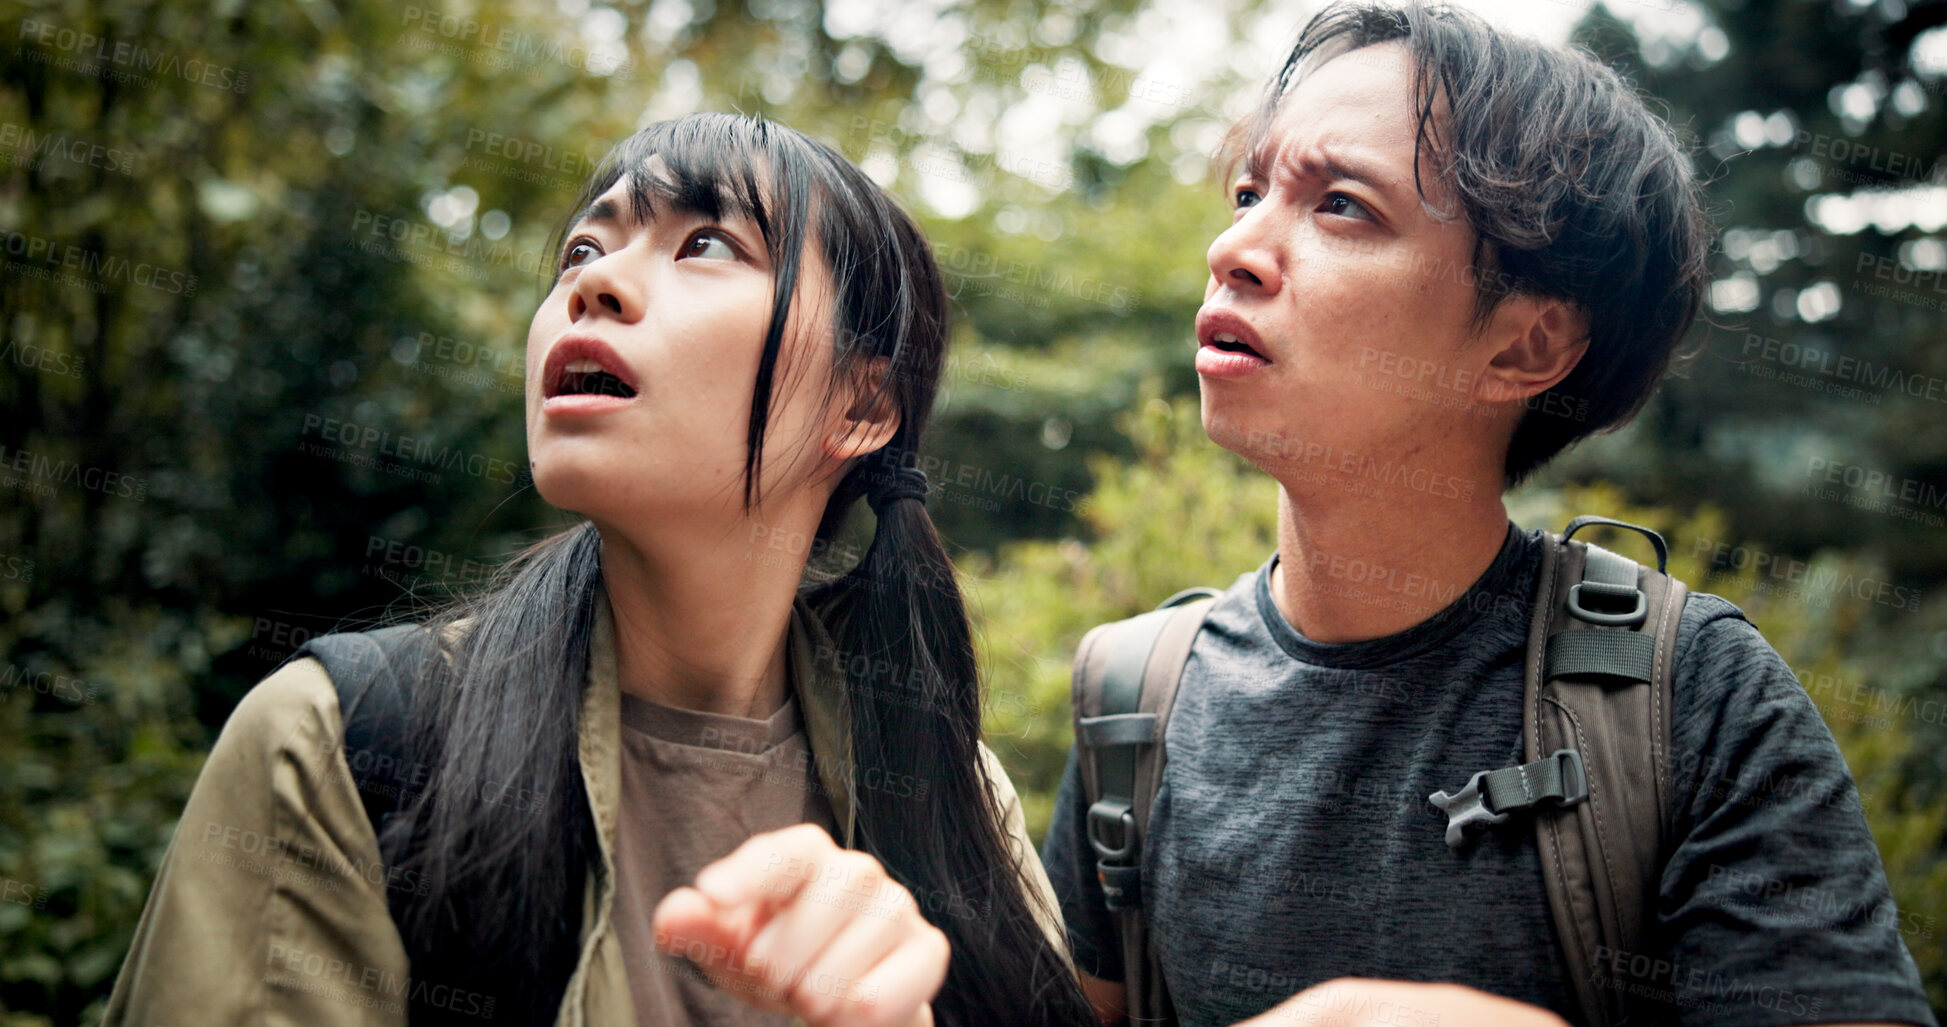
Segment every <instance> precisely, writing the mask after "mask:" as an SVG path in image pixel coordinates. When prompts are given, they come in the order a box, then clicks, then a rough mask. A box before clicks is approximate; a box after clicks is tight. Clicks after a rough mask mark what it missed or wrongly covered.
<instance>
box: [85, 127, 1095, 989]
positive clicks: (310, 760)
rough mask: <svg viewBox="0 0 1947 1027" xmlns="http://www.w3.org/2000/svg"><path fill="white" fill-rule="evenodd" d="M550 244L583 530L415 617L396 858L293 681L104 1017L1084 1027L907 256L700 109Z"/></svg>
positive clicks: (240, 749)
mask: <svg viewBox="0 0 1947 1027" xmlns="http://www.w3.org/2000/svg"><path fill="white" fill-rule="evenodd" d="M556 252H557V253H558V254H559V265H558V271H557V276H556V279H555V282H554V286H553V289H552V291H551V292H550V293H549V294H548V296H547V298H546V299H545V300H544V301H543V302H542V304H541V307H540V309H539V310H538V311H536V313H535V315H534V321H533V325H532V328H531V329H530V331H529V335H528V351H527V386H526V411H527V439H528V451H529V459H530V462H531V464H532V468H533V473H534V482H535V486H536V487H537V488H538V489H539V490H540V492H541V494H542V495H543V496H544V497H545V498H546V499H547V500H548V501H549V502H550V503H552V504H554V505H555V506H558V507H560V508H562V509H564V510H569V511H573V512H574V513H576V514H579V515H580V516H581V517H583V518H585V521H584V522H583V523H581V524H580V525H578V526H577V527H574V528H572V529H570V530H568V531H566V532H564V533H562V534H560V535H557V536H555V537H554V538H551V539H549V540H547V541H546V542H543V543H541V544H540V545H537V546H536V547H534V548H533V549H532V550H531V551H529V552H528V553H526V554H524V555H523V556H522V558H521V559H520V560H518V561H517V562H516V564H515V565H514V566H513V567H511V568H510V569H509V570H508V571H507V572H506V573H505V574H504V575H503V577H502V578H501V580H500V581H499V582H498V583H497V585H496V586H495V587H494V588H492V589H491V590H489V591H488V592H486V593H485V594H484V595H481V596H479V597H477V598H475V599H472V600H470V601H467V602H464V603H462V604H461V605H459V606H457V607H456V608H454V609H451V610H448V611H446V612H444V613H443V614H441V615H440V616H438V617H436V618H434V619H433V621H432V622H431V624H430V625H429V627H430V628H431V629H432V630H431V632H430V633H429V635H428V636H427V637H437V638H439V639H441V642H440V646H439V651H434V650H433V649H432V648H431V647H428V650H427V651H428V652H429V654H431V655H429V656H428V658H427V659H426V660H425V661H424V662H423V663H420V664H418V665H417V668H418V669H417V671H416V673H415V674H414V675H413V676H412V677H413V681H414V684H413V685H412V689H411V690H412V694H413V696H414V703H413V705H412V707H411V711H410V714H409V717H410V720H409V723H410V730H409V731H408V732H407V737H408V738H409V740H410V745H409V749H408V751H409V752H410V756H411V758H410V759H409V760H406V761H403V762H398V763H397V764H396V765H392V766H389V767H388V768H387V772H388V774H389V779H390V780H392V781H395V782H397V783H398V785H399V787H398V789H397V791H396V797H397V806H398V811H397V812H396V813H395V814H394V815H392V816H391V817H389V818H387V819H385V820H384V821H382V823H383V824H384V828H383V830H382V831H380V832H377V833H376V834H375V832H374V831H373V829H372V826H371V823H370V821H369V820H368V819H367V815H366V812H365V810H364V809H363V808H362V807H361V795H360V791H359V789H358V786H357V785H356V784H355V783H354V780H353V778H352V775H351V773H350V768H351V766H352V765H353V764H352V763H351V762H348V759H347V755H348V754H347V753H346V752H345V751H343V748H342V743H341V742H340V738H341V737H342V733H341V712H340V709H339V703H338V700H337V694H336V692H335V691H334V685H333V683H332V681H331V680H330V679H329V678H328V677H327V675H326V674H325V672H324V671H323V669H322V667H321V665H320V664H319V663H318V662H317V661H315V660H297V661H295V662H292V663H289V664H287V665H285V666H284V667H282V668H280V669H279V670H278V671H277V672H275V673H274V674H272V675H271V676H270V677H268V678H267V679H265V681H264V682H263V683H262V684H260V685H259V686H258V687H257V688H255V689H253V690H252V691H251V693H250V694H249V695H248V696H246V697H245V699H244V701H243V702H242V703H241V704H239V706H238V708H237V710H236V712H235V714H234V715H233V716H232V718H231V720H230V722H229V723H228V725H226V727H225V729H224V731H223V734H222V737H221V738H220V739H219V740H218V742H217V745H216V747H215V749H214V750H213V751H212V753H211V755H210V759H209V762H208V764H207V765H206V766H205V769H204V771H203V774H202V776H201V778H200V779H199V780H198V782H197V785H196V788H195V791H194V794H193V795H192V796H191V799H190V801H189V804H188V807H187V809H186V810H185V812H184V817H183V820H182V822H181V825H180V826H179V828H178V830H177V834H176V838H175V841H174V843H173V846H172V848H171V851H170V853H169V855H168V857H167V858H166V859H165V861H164V863H163V866H162V869H161V872H160V874H159V876H158V878H157V881H156V884H155V887H154V891H153V892H152V893H151V895H150V899H149V904H148V907H147V909H146V910H145V911H144V914H143V918H142V922H141V925H140V926H139V927H138V929H137V932H136V937H135V940H134V944H133V947H132V949H131V951H130V953H129V957H128V960H127V962H126V964H125V965H124V967H123V969H122V974H121V977H120V979H119V980H118V981H117V983H116V988H115V993H114V995H113V997H112V998H111V1000H110V1004H109V1010H108V1015H107V1019H106V1021H105V1022H107V1023H109V1024H119V1023H144V1024H147V1023H163V1022H177V1021H185V1022H194V1023H211V1022H223V1023H235V1022H278V1023H283V1022H290V1023H307V1024H316V1023H399V1022H403V1021H404V1020H405V1019H406V1018H407V1016H408V1015H410V1018H411V1021H412V1022H413V1023H414V1024H419V1023H426V1022H455V1023H475V1022H478V1021H480V1020H482V1019H486V1020H490V1021H492V1022H499V1023H508V1022H512V1023H523V1024H525V1023H561V1024H602V1025H607V1024H618V1025H619V1024H634V1023H640V1024H644V1025H647V1024H684V1023H784V1022H787V1021H788V1020H790V1019H791V1018H792V1017H794V1016H795V1017H796V1018H798V1019H799V1020H802V1021H803V1022H807V1023H810V1024H814V1025H824V1024H840V1023H844V1024H854V1023H857V1024H896V1025H900V1027H906V1025H925V1024H969V1025H992V1024H1008V1025H1015V1024H1042V1023H1081V1022H1091V1021H1092V1017H1091V1015H1090V1013H1089V1010H1088V1006H1087V1004H1086V1002H1085V1000H1084V999H1083V998H1082V997H1081V994H1080V992H1079V990H1078V987H1077V984H1076V982H1075V977H1074V975H1073V972H1072V970H1071V969H1070V966H1069V963H1068V961H1067V957H1066V953H1065V948H1064V942H1063V937H1062V932H1061V927H1060V923H1059V919H1058V916H1057V915H1056V914H1055V913H1054V910H1053V903H1052V898H1051V893H1050V890H1049V888H1048V884H1047V879H1046V877H1045V875H1044V874H1043V873H1042V871H1041V869H1040V865H1039V862H1038V861H1037V860H1036V859H1035V858H1034V855H1033V852H1032V850H1031V848H1030V846H1029V843H1028V841H1027V839H1026V837H1025V834H1024V831H1023V828H1022V820H1021V814H1020V810H1019V803H1018V801H1017V800H1016V799H1015V796H1014V792H1013V790H1012V788H1011V786H1010V785H1009V784H1008V782H1007V779H1006V776H1005V774H1004V773H1003V772H1002V771H1001V769H1000V767H999V765H998V764H997V763H996V762H995V761H994V760H993V758H992V754H991V753H989V752H988V751H987V750H986V748H985V746H983V745H981V744H980V742H979V728H980V703H979V698H978V690H977V682H976V677H975V668H974V660H973V648H972V644H971V639H970V635H969V629H968V623H967V617H966V612H965V610H964V608H963V606H962V604H961V600H960V596H959V592H958V590H957V588H956V586H955V585H954V581H953V571H952V566H951V564H950V563H949V562H948V560H947V557H946V554H945V552H944V550H943V549H942V548H941V545H940V542H939V539H938V538H937V536H936V535H935V534H934V531H933V527H932V524H931V521H930V520H929V519H928V517H927V515H926V510H925V507H924V503H923V498H924V494H925V489H926V484H925V478H924V476H923V475H921V474H919V472H918V471H917V470H914V469H913V468H912V467H911V464H912V462H913V454H914V452H915V449H916V447H917V444H918V440H919V439H920V437H921V434H922V432H923V430H924V428H925V425H926V420H927V416H928V413H929V410H930V407H931V405H932V401H933V397H934V393H935V390H936V387H937V385H938V379H939V375H940V371H941V368H942V366H943V350H944V347H945V344H946V319H947V309H946V300H945V294H944V292H943V289H942V285H941V278H940V273H939V269H938V267H937V265H936V264H935V263H934V260H933V257H932V255H931V252H930V250H929V249H928V247H927V245H926V243H925V241H924V239H923V238H922V237H921V235H920V232H919V230H918V228H917V227H916V226H915V225H914V223H913V221H912V220H911V219H910V218H909V217H908V216H907V215H906V214H905V213H904V212H902V211H901V210H900V209H899V208H898V207H897V206H896V205H895V204H894V203H893V202H892V201H891V200H890V199H889V198H888V197H887V196H886V195H885V194H884V193H883V192H882V191H881V190H879V189H878V188H877V187H876V186H875V185H873V184H872V182H871V181H870V180H868V179H867V178H866V177H865V176H864V175H863V174H861V173H860V172H859V171H858V170H857V169H856V168H855V167H853V166H852V165H851V164H849V163H848V162H847V161H846V160H844V158H843V157H841V156H840V155H839V154H838V153H836V152H835V151H833V150H832V149H830V148H829V147H826V146H824V145H821V144H818V143H815V142H813V141H811V140H809V139H807V138H805V137H804V136H803V135H801V134H799V133H797V132H795V131H792V130H790V129H787V128H783V127H781V126H778V125H775V124H770V123H766V122H763V121H759V120H753V119H749V118H744V117H736V116H729V115H720V114H706V115H693V116H690V117H686V118H682V119H679V120H676V121H670V122H663V123H660V124H657V125H653V126H651V127H649V128H647V129H644V130H643V131H642V132H640V133H638V134H637V135H635V136H633V137H631V138H630V139H628V140H626V141H625V142H623V143H622V144H621V145H620V146H619V147H617V149H616V150H615V152H614V153H613V154H611V156H610V158H609V160H608V161H607V162H605V164H604V166H603V168H602V169H601V170H599V171H598V172H597V173H596V174H595V176H594V178H593V179H592V180H591V181H590V182H589V183H588V184H587V186H586V187H585V188H584V190H583V193H582V195H581V196H580V197H579V198H578V199H577V200H576V203H575V205H574V208H573V210H572V213H571V215H570V217H569V218H568V220H567V222H566V224H565V225H564V226H563V228H562V230H561V232H560V233H559V236H558V245H557V249H556ZM861 499H865V500H866V501H867V502H865V503H863V504H862V503H860V500H861ZM868 511H869V512H868ZM867 516H870V517H872V519H873V522H874V523H873V525H872V527H871V529H870V530H871V541H870V544H869V545H867V546H864V547H863V553H862V554H852V553H848V552H847V546H845V545H844V544H842V543H841V542H840V540H841V538H843V537H845V533H846V532H847V531H848V528H847V522H848V520H851V519H853V518H864V517H867ZM856 527H857V529H858V530H863V529H864V527H865V526H864V525H863V523H860V524H858V525H857V526H856ZM812 554H816V555H818V556H819V557H820V560H819V561H818V562H819V563H820V564H830V563H837V564H840V566H813V567H811V568H809V569H808V568H807V559H808V557H809V556H810V555H812ZM848 555H856V563H855V564H854V565H852V566H849V567H846V566H842V564H844V563H846V562H849V561H847V560H846V559H845V557H847V556H848ZM359 755H360V754H359V753H357V752H353V753H351V754H350V756H351V757H352V759H354V760H356V759H357V758H358V756H359ZM368 769H369V768H368ZM381 776H385V775H381ZM408 969H409V971H410V972H408Z"/></svg>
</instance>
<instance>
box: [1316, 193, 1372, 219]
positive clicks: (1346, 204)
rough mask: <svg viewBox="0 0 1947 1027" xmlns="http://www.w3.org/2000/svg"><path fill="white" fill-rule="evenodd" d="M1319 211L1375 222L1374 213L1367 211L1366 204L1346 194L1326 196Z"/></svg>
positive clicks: (1319, 206)
mask: <svg viewBox="0 0 1947 1027" xmlns="http://www.w3.org/2000/svg"><path fill="white" fill-rule="evenodd" d="M1318 209H1319V210H1322V211H1324V212H1325V213H1327V214H1336V215H1338V216H1339V217H1342V218H1355V219H1358V220H1361V221H1371V220H1373V217H1372V211H1369V210H1367V209H1366V205H1365V204H1363V203H1360V202H1359V201H1358V200H1355V199H1353V198H1352V197H1350V196H1347V195H1346V194H1344V193H1327V194H1325V202H1324V203H1321V204H1319V205H1318Z"/></svg>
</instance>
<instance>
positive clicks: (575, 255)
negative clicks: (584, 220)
mask: <svg viewBox="0 0 1947 1027" xmlns="http://www.w3.org/2000/svg"><path fill="white" fill-rule="evenodd" d="M601 255H602V251H601V249H600V248H599V247H597V246H596V245H595V244H594V243H592V242H589V241H587V240H586V239H583V240H581V241H579V242H575V243H571V244H569V246H568V249H567V250H566V251H565V252H563V253H562V254H561V269H562V270H564V271H565V270H567V269H568V268H571V267H580V266H581V265H583V264H586V263H588V262H589V261H591V260H594V259H595V258H596V257H599V256H601Z"/></svg>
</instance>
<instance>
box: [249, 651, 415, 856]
mask: <svg viewBox="0 0 1947 1027" xmlns="http://www.w3.org/2000/svg"><path fill="white" fill-rule="evenodd" d="M432 642H433V638H432V635H431V634H430V633H428V632H427V631H426V630H425V629H424V628H423V627H421V626H420V625H417V624H399V625H394V626H392V627H389V628H379V629H377V630H374V631H348V632H342V633H339V634H331V635H319V636H317V637H316V638H313V639H311V640H309V641H307V642H305V643H304V644H303V645H302V646H299V647H298V650H297V651H296V652H294V653H292V654H291V655H290V656H289V657H287V658H286V662H289V661H291V660H298V659H303V658H304V657H307V656H309V657H311V658H313V659H315V660H317V661H318V662H319V663H321V664H323V665H324V669H325V673H326V674H328V675H329V676H330V677H331V683H332V686H333V687H334V688H335V689H337V692H338V716H339V719H340V721H341V724H342V728H343V735H342V745H343V748H344V753H345V763H346V764H347V765H348V766H349V767H350V768H351V772H352V781H353V782H354V783H355V784H356V785H357V786H358V798H359V801H360V802H361V803H363V804H364V806H365V818H366V819H367V820H369V821H371V824H372V833H373V834H374V835H380V836H382V835H383V834H384V829H385V825H386V823H387V821H388V820H389V819H390V818H391V816H392V814H394V813H396V812H398V810H399V809H400V807H401V806H403V805H404V804H405V803H406V802H408V801H410V800H411V798H412V791H413V789H414V788H415V787H416V786H418V785H422V784H423V783H424V775H423V774H417V773H415V772H414V770H413V766H414V765H413V762H412V760H411V759H410V758H409V757H408V755H407V742H408V739H407V737H406V733H407V729H408V726H409V723H410V721H409V719H408V718H409V714H410V713H411V710H412V685H413V683H414V682H415V681H416V680H417V679H418V677H419V673H420V671H421V670H422V668H423V661H424V660H426V659H427V658H428V657H429V656H431V655H432V653H433V652H434V651H435V648H434V646H433V644H432Z"/></svg>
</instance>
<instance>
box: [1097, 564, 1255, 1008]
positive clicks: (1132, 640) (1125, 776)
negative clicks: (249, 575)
mask: <svg viewBox="0 0 1947 1027" xmlns="http://www.w3.org/2000/svg"><path fill="white" fill-rule="evenodd" d="M1219 594H1221V593H1219V592H1217V590H1215V589H1207V588H1199V589H1186V590H1184V591H1182V592H1178V593H1177V594H1176V595H1173V596H1171V597H1170V598H1169V599H1167V600H1164V602H1163V604H1162V606H1160V607H1158V608H1157V609H1155V610H1152V611H1150V612H1149V613H1145V614H1142V615H1140V616H1137V617H1131V618H1129V619H1128V620H1124V621H1117V622H1115V623H1113V624H1104V625H1102V626H1100V627H1097V628H1095V629H1094V630H1092V631H1090V632H1089V633H1088V634H1087V635H1086V636H1084V637H1083V639H1082V644H1081V646H1080V647H1079V648H1077V650H1076V653H1075V675H1074V709H1075V745H1076V752H1077V754H1078V756H1079V761H1080V764H1081V770H1082V784H1083V790H1084V792H1085V793H1086V794H1087V796H1088V799H1089V809H1088V839H1089V844H1090V845H1091V846H1092V847H1093V848H1094V849H1095V853H1096V857H1097V862H1096V874H1097V877H1098V878H1099V879H1100V880H1101V882H1102V894H1103V898H1104V899H1105V900H1106V902H1107V904H1108V907H1109V909H1110V911H1111V912H1113V913H1114V914H1115V916H1116V927H1117V931H1118V933H1119V934H1120V939H1121V948H1122V965H1123V983H1124V987H1125V991H1126V994H1127V1002H1128V1008H1129V1019H1130V1022H1132V1023H1148V1024H1172V1023H1175V1020H1176V1017H1175V1012H1174V1010H1173V1009H1172V1008H1171V1005H1170V1001H1169V994H1168V992H1167V990H1166V989H1165V988H1164V986H1163V978H1162V974H1161V972H1160V968H1159V967H1157V965H1156V962H1155V957H1154V954H1153V953H1152V952H1151V950H1150V946H1149V924H1148V918H1147V916H1146V914H1145V913H1144V908H1143V893H1142V840H1143V836H1144V833H1145V832H1146V831H1147V829H1148V826H1149V808H1150V805H1151V804H1152V803H1153V802H1154V801H1155V799H1156V790H1157V788H1158V787H1160V785H1161V783H1162V776H1163V761H1164V756H1165V753H1164V747H1163V740H1164V737H1165V732H1166V731H1167V729H1168V726H1169V715H1170V710H1171V709H1172V708H1173V707H1174V706H1175V704H1176V688H1177V684H1178V683H1179V682H1180V681H1181V680H1182V677H1183V665H1184V663H1185V661H1187V660H1188V659H1189V657H1190V647H1191V645H1192V644H1193V643H1194V642H1195V641H1196V636H1197V632H1198V631H1199V630H1201V628H1202V627H1203V619H1204V616H1205V615H1206V614H1207V613H1208V612H1209V610H1210V606H1211V604H1212V603H1213V602H1215V597H1216V596H1217V595H1219Z"/></svg>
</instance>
